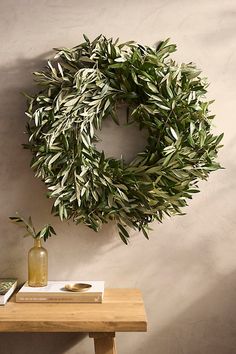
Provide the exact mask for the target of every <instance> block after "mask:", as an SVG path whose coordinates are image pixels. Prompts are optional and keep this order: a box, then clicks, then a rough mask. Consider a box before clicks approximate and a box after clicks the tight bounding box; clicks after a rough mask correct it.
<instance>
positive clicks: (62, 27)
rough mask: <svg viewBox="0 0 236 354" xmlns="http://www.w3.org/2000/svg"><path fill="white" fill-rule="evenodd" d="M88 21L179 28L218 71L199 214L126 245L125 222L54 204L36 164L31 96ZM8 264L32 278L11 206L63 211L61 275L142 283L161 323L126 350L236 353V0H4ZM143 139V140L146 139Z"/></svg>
mask: <svg viewBox="0 0 236 354" xmlns="http://www.w3.org/2000/svg"><path fill="white" fill-rule="evenodd" d="M82 33H86V34H87V35H88V36H90V37H92V38H93V37H95V36H97V35H98V34H100V33H103V34H105V35H107V36H113V37H120V39H121V40H122V41H123V40H124V41H125V40H130V39H134V40H137V41H139V42H140V43H144V44H148V45H152V44H154V43H155V42H156V41H158V40H160V39H164V38H166V37H171V39H172V41H173V42H176V43H177V44H178V53H177V54H176V55H175V57H176V58H177V59H178V60H179V61H186V62H189V61H194V62H196V63H198V65H199V66H200V67H201V68H202V70H203V71H204V74H205V75H206V76H208V77H209V81H210V82H211V86H210V87H209V92H210V97H212V98H215V99H216V102H215V104H214V113H216V115H217V118H216V120H215V124H216V128H215V131H217V132H222V131H224V132H225V139H224V144H225V147H224V149H223V150H222V152H221V154H220V161H221V162H222V164H223V165H224V166H225V168H226V169H225V170H223V171H220V172H217V173H214V174H213V175H212V176H211V177H210V180H209V182H208V183H202V184H201V193H199V194H198V195H196V196H195V198H194V200H193V201H192V202H191V203H190V206H189V207H188V208H187V209H186V212H187V215H186V216H184V217H175V218H172V219H170V220H166V222H165V223H163V224H162V225H158V224H154V225H153V232H152V233H151V240H150V241H149V242H148V241H146V240H145V239H144V238H143V237H142V236H141V235H138V234H136V233H133V234H132V243H131V244H130V245H129V246H128V247H126V246H124V245H123V244H122V243H121V242H120V240H119V238H118V237H117V235H116V231H115V227H114V225H112V224H110V225H107V226H105V227H104V229H103V230H102V232H100V233H98V234H95V233H93V232H92V231H90V230H89V229H87V228H85V227H83V226H80V227H76V226H74V225H72V224H71V223H66V222H65V223H61V222H60V221H59V220H57V219H56V218H53V217H52V216H50V208H51V201H50V200H48V199H46V197H45V188H44V185H43V184H42V183H41V182H40V181H39V180H37V179H35V178H34V176H33V173H32V172H31V170H30V168H29V161H30V154H29V153H28V152H27V151H24V150H22V148H21V143H22V142H24V140H25V137H24V135H23V131H24V124H25V118H24V99H23V98H22V96H21V95H20V92H21V91H29V90H30V89H31V88H32V76H31V72H32V71H34V70H36V69H39V68H40V67H41V66H42V65H43V62H44V60H45V58H48V57H50V55H51V51H50V49H51V48H52V47H58V46H69V47H70V46H73V45H76V44H77V43H78V42H80V41H81V40H82ZM0 36H1V46H0V134H1V135H0V144H1V150H0V159H1V169H0V210H1V213H0V219H1V222H0V275H1V276H5V277H6V276H16V277H18V278H19V280H20V281H24V280H25V278H26V275H27V274H26V266H27V264H26V254H27V251H28V249H29V247H30V246H31V240H30V239H22V238H21V237H20V235H21V232H20V231H19V230H18V229H17V228H16V227H15V226H14V225H11V224H10V223H9V222H8V220H7V218H8V216H9V215H12V214H13V213H14V212H15V211H16V210H18V211H20V212H22V213H24V214H26V215H27V214H31V215H32V217H33V219H34V220H35V221H36V223H37V224H38V225H40V224H42V223H45V222H52V223H53V225H54V226H55V228H56V230H57V232H58V236H57V237H55V238H54V239H51V240H49V242H48V244H47V248H48V251H49V255H50V278H51V279H68V278H88V279H105V281H106V285H107V286H109V287H117V286H118V287H139V288H140V289H141V290H142V291H143V294H144V299H145V303H146V308H147V313H148V319H149V331H148V333H147V334H145V333H144V334H142V333H140V334H135V333H134V334H119V335H118V338H117V339H118V349H119V353H123V354H132V353H135V354H138V353H140V354H143V353H148V354H159V353H161V354H190V353H191V354H233V353H236V302H235V301H236V300H235V299H236V296H235V294H236V257H235V255H236V237H235V236H236V231H235V226H236V217H235V213H236V204H235V199H236V189H235V187H236V179H235V174H236V162H235V161H236V159H235V152H236V146H235V139H236V132H235V127H236V123H235V84H236V82H235V81H236V76H235V68H236V58H235V53H236V3H235V1H233V0H232V1H230V0H221V1H218V0H198V1H189V0H145V1H144V0H135V1H132V0H130V1H127V0H126V1H125V0H120V1H112V0H100V1H98V0H94V1H92V0H86V1H85V0H83V1H82V0H67V1H65V0H64V1H62V0H57V1H56V0H54V1H52V0H47V1H46V0H35V1H33V0H18V1H17V0H1V2H0ZM134 145H135V144H134ZM92 349H93V347H92V343H91V342H90V340H89V339H88V338H85V336H82V335H79V334H71V335H70V334H43V335H42V334H38V335H37V334H34V335H31V334H15V335H13V334H1V335H0V353H1V354H10V353H12V354H15V353H19V354H32V353H34V354H56V353H57V354H64V353H67V354H76V353H80V354H88V353H92Z"/></svg>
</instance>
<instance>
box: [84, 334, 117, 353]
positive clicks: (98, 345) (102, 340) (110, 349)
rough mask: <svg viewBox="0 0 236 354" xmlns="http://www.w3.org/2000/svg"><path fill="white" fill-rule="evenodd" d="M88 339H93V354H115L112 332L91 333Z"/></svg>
mask: <svg viewBox="0 0 236 354" xmlns="http://www.w3.org/2000/svg"><path fill="white" fill-rule="evenodd" d="M89 337H90V338H93V339H94V349H95V354H117V351H116V344H115V333H114V332H111V333H109V332H104V333H100V332H99V333H96V332H93V333H89Z"/></svg>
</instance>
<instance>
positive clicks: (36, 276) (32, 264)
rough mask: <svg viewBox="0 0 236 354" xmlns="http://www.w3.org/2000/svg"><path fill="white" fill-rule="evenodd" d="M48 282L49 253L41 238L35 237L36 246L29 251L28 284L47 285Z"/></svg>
mask: <svg viewBox="0 0 236 354" xmlns="http://www.w3.org/2000/svg"><path fill="white" fill-rule="evenodd" d="M47 282H48V253H47V250H46V249H45V248H44V247H42V243H41V239H34V247H32V248H31V249H30V250H29V253H28V285H29V286H46V285H47Z"/></svg>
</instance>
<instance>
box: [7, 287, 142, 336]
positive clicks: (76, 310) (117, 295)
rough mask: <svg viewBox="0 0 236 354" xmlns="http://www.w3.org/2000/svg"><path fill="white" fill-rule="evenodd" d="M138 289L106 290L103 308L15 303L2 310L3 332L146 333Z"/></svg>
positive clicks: (83, 305) (9, 303)
mask: <svg viewBox="0 0 236 354" xmlns="http://www.w3.org/2000/svg"><path fill="white" fill-rule="evenodd" d="M146 330H147V320H146V314H145V309H144V304H143V299H142V295H141V293H140V291H139V290H138V289H106V290H105V294H104V301H103V303H102V304H81V303H80V304H79V303H76V304H75V303H66V304H65V303H61V304H58V303H55V304H54V303H35V304H34V303H16V302H15V300H14V297H13V298H12V299H11V301H9V302H8V303H7V305H5V306H3V307H1V308H0V332H139V331H141V332H144V331H146Z"/></svg>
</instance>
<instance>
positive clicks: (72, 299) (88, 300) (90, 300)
mask: <svg viewBox="0 0 236 354" xmlns="http://www.w3.org/2000/svg"><path fill="white" fill-rule="evenodd" d="M16 302H48V303H50V302H51V303H53V302H56V303H60V302H61V303H63V302H67V303H70V302H71V303H76V302H77V303H101V302H102V295H96V296H92V297H91V296H90V297H84V296H81V297H79V296H77V297H61V296H50V295H47V296H29V295H27V296H24V295H20V294H17V295H16Z"/></svg>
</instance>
